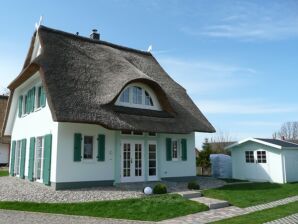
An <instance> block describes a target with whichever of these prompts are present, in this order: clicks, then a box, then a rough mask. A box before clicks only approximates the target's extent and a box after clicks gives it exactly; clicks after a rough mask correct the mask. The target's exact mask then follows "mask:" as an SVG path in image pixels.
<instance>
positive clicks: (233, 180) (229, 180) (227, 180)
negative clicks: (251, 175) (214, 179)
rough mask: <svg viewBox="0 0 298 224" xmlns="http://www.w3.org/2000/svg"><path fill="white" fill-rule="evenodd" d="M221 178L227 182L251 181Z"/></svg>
mask: <svg viewBox="0 0 298 224" xmlns="http://www.w3.org/2000/svg"><path fill="white" fill-rule="evenodd" d="M220 180H223V181H225V182H226V183H238V182H249V181H247V180H238V179H230V178H220Z"/></svg>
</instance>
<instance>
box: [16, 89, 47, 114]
mask: <svg viewBox="0 0 298 224" xmlns="http://www.w3.org/2000/svg"><path fill="white" fill-rule="evenodd" d="M36 90H37V91H36ZM45 105H46V95H45V91H44V88H43V86H39V87H37V88H36V87H35V86H34V87H33V88H31V89H29V90H28V91H27V92H26V93H25V94H24V95H21V96H19V102H18V110H19V111H18V116H19V117H21V116H22V115H25V114H29V113H31V112H33V111H34V110H35V109H38V108H40V107H45Z"/></svg>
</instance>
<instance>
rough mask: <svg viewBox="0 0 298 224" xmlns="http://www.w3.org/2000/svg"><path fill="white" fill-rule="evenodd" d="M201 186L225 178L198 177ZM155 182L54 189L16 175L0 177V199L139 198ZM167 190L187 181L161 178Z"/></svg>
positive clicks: (216, 184)
mask: <svg viewBox="0 0 298 224" xmlns="http://www.w3.org/2000/svg"><path fill="white" fill-rule="evenodd" d="M197 180H198V182H199V184H200V186H201V189H207V188H215V187H220V186H223V185H224V184H225V182H224V181H222V180H218V179H215V178H212V177H197ZM156 183H157V182H150V183H148V182H147V183H127V184H119V186H117V187H113V186H110V187H94V188H84V189H73V190H59V191H55V190H54V189H53V188H51V187H47V186H44V185H43V184H40V183H36V182H29V181H28V180H22V179H19V178H17V177H1V178H0V201H32V202H47V203H62V202H64V203H65V202H86V201H104V200H119V199H125V198H138V197H142V196H143V195H144V194H143V193H142V190H143V188H144V187H145V186H151V187H153V186H154V185H155V184H156ZM164 183H165V184H166V185H167V186H168V190H169V192H180V191H186V190H188V189H187V182H169V181H164Z"/></svg>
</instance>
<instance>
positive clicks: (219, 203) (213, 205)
mask: <svg viewBox="0 0 298 224" xmlns="http://www.w3.org/2000/svg"><path fill="white" fill-rule="evenodd" d="M190 200H192V201H196V202H199V203H202V204H205V205H207V206H208V207H209V208H210V209H218V208H224V207H228V206H230V204H229V202H227V201H223V200H218V199H214V198H207V197H200V198H192V199H190Z"/></svg>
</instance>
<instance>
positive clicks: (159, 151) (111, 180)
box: [3, 26, 214, 189]
mask: <svg viewBox="0 0 298 224" xmlns="http://www.w3.org/2000/svg"><path fill="white" fill-rule="evenodd" d="M60 40H61V43H60V42H59V41H60ZM52 41H53V43H54V44H51V43H52ZM59 44H62V45H64V46H59ZM65 44H66V45H65ZM55 45H57V46H55ZM90 47H92V48H93V49H90ZM67 49H68V51H69V52H68V54H67V55H62V54H63V52H65V51H66V50H67ZM59 50H61V52H58V51H59ZM89 50H91V51H90V52H89ZM83 51H84V52H83ZM80 52H83V53H82V55H78V54H80ZM115 52H116V54H115ZM56 54H57V55H56ZM72 54H73V56H72ZM86 55H87V56H86ZM73 60H79V61H80V63H76V62H73ZM84 60H87V61H84ZM72 63H74V64H72ZM132 64H133V65H132ZM67 66H69V67H68V68H67ZM92 66H93V67H92ZM94 66H95V67H94ZM102 66H103V67H102ZM58 68H59V71H58V70H56V69H58ZM71 69H75V70H73V71H71ZM151 74H153V75H151ZM163 76H164V78H162V77H163ZM163 79H165V80H163ZM169 82H171V86H168V87H167V86H164V85H163V83H169ZM168 85H169V84H168ZM9 88H10V89H11V92H12V94H11V96H10V99H9V110H8V113H7V115H6V118H5V125H4V129H3V133H4V135H6V136H11V153H10V174H11V175H12V176H16V177H19V178H22V179H28V180H29V181H36V182H40V183H44V184H45V185H50V186H52V187H54V188H55V189H66V188H80V187H88V186H98V185H113V184H117V183H122V182H144V181H158V180H162V179H177V178H191V177H194V176H195V175H196V166H195V131H202V132H213V131H214V128H213V127H212V125H211V124H210V123H209V122H208V120H207V119H206V118H205V117H204V116H203V114H201V112H200V111H199V109H198V108H197V107H196V106H195V105H194V104H193V103H192V101H191V100H190V98H189V97H188V96H187V94H186V91H185V90H184V89H183V88H182V87H181V86H180V85H178V84H176V83H175V82H174V81H173V80H172V79H171V78H170V77H169V76H168V75H167V74H165V72H164V70H163V69H162V68H161V67H160V66H159V64H158V63H157V62H156V60H155V59H154V58H153V56H152V55H151V54H150V53H146V52H141V51H138V50H134V49H129V48H126V47H122V46H118V45H114V44H110V43H107V42H104V41H100V40H98V39H95V40H93V39H92V40H90V39H89V38H85V37H79V36H76V35H73V34H68V33H64V32H62V31H57V30H53V29H50V28H47V27H43V26H41V27H40V28H39V29H38V31H37V32H36V33H35V34H34V36H33V38H32V42H31V47H30V50H29V53H28V56H27V59H26V62H25V65H24V68H23V70H22V72H21V74H20V75H19V76H18V77H17V78H16V79H15V80H14V81H13V82H12V83H11V84H10V86H9ZM172 90H173V91H175V92H176V93H177V98H175V95H173V94H172V92H170V91H172Z"/></svg>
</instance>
